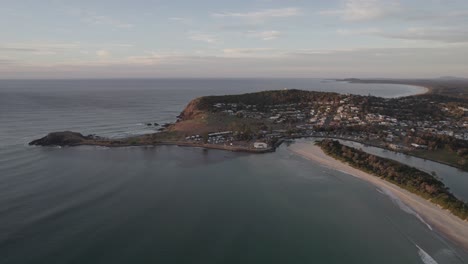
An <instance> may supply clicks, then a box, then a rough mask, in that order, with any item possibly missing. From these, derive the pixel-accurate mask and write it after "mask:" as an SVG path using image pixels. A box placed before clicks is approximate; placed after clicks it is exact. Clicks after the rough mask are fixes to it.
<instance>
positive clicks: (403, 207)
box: [377, 188, 432, 230]
mask: <svg viewBox="0 0 468 264" xmlns="http://www.w3.org/2000/svg"><path fill="white" fill-rule="evenodd" d="M377 191H379V189H377ZM379 192H380V193H381V194H384V195H387V196H388V197H390V199H391V200H392V202H393V203H394V204H396V205H397V206H398V207H399V208H400V209H401V210H403V211H404V212H405V213H408V214H411V215H414V216H415V217H416V218H417V219H418V220H419V221H421V222H422V223H423V224H425V225H426V226H427V228H429V230H432V226H430V225H429V224H428V223H427V222H426V221H424V219H423V218H422V217H421V216H420V215H419V214H418V213H416V212H415V211H414V210H413V209H411V208H410V207H409V206H407V205H406V204H405V203H404V202H403V201H402V200H400V198H398V197H397V196H396V195H395V194H394V193H392V192H391V191H390V190H388V189H385V188H382V189H380V191H379Z"/></svg>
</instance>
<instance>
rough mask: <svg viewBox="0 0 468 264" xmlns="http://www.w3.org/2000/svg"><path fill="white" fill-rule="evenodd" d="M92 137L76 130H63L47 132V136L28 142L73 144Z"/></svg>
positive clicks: (46, 144)
mask: <svg viewBox="0 0 468 264" xmlns="http://www.w3.org/2000/svg"><path fill="white" fill-rule="evenodd" d="M88 139H92V136H83V135H82V134H80V133H77V132H71V131H63V132H54V133H49V134H48V135H47V136H45V137H43V138H40V139H36V140H33V141H31V142H29V145H37V146H74V145H79V144H81V143H83V142H84V141H85V140H88Z"/></svg>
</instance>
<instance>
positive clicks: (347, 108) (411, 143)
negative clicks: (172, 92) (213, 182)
mask: <svg viewBox="0 0 468 264" xmlns="http://www.w3.org/2000/svg"><path fill="white" fill-rule="evenodd" d="M209 110H210V111H211V112H212V113H215V114H220V115H225V116H229V117H234V118H237V119H240V120H252V121H258V122H260V123H262V124H263V129H262V128H260V129H258V130H255V129H254V128H253V127H244V129H243V130H238V131H231V130H229V131H213V132H212V133H208V134H206V135H200V134H193V135H188V136H186V138H185V140H186V141H195V142H206V143H209V144H221V145H226V144H227V145H229V146H233V145H236V144H241V142H242V145H245V140H246V139H249V142H250V144H251V146H252V147H254V148H267V147H268V146H271V145H273V144H275V143H276V142H277V140H278V139H280V138H298V137H334V138H342V139H348V140H353V141H359V142H363V143H367V144H373V145H377V146H381V147H386V148H389V149H392V150H399V151H413V150H436V149H439V148H442V147H444V145H443V144H444V143H446V142H452V141H456V142H457V144H458V145H459V147H460V149H457V150H456V151H459V152H460V153H461V154H463V153H462V152H467V150H466V149H465V148H466V147H468V143H467V140H468V105H467V104H466V103H465V102H463V101H457V100H455V101H453V100H449V99H447V98H444V97H439V96H431V95H428V96H410V97H404V98H380V97H373V96H359V95H350V94H347V95H337V96H333V97H331V98H328V99H327V100H321V101H309V102H300V103H286V104H273V105H256V104H244V103H242V102H237V103H226V102H222V101H220V102H216V103H213V104H212V105H211V107H210V108H209Z"/></svg>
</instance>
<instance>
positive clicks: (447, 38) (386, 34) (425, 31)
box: [337, 27, 468, 43]
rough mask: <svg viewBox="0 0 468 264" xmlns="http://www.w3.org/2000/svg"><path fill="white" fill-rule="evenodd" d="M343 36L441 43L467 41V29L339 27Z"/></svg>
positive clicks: (339, 31) (339, 32)
mask: <svg viewBox="0 0 468 264" xmlns="http://www.w3.org/2000/svg"><path fill="white" fill-rule="evenodd" d="M337 33H338V34H340V35H343V36H354V35H370V36H378V37H383V38H393V39H403V40H425V41H427V40H429V41H435V42H443V43H468V29H466V28H460V27H411V28H407V29H405V30H401V31H395V30H392V31H390V30H387V31H385V30H382V29H378V28H365V29H353V30H349V29H340V30H338V31H337Z"/></svg>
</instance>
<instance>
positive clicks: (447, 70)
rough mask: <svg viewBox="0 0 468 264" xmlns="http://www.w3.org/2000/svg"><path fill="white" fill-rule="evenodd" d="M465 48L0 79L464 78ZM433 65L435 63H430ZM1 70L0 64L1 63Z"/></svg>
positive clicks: (152, 63) (178, 58)
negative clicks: (445, 76)
mask: <svg viewBox="0 0 468 264" xmlns="http://www.w3.org/2000/svg"><path fill="white" fill-rule="evenodd" d="M464 54H468V45H459V46H456V47H440V48H423V47H421V48H360V49H343V50H333V49H331V50H330V49H323V50H282V49H268V48H252V49H248V48H231V49H225V50H221V54H218V55H206V56H195V55H193V54H183V53H178V52H153V53H148V54H144V55H143V56H134V57H127V58H124V59H112V60H102V61H100V60H94V61H86V60H82V61H77V62H67V63H51V64H48V65H44V64H42V63H35V64H31V63H29V64H26V63H24V64H23V65H17V64H15V65H13V66H11V67H10V66H5V67H3V69H2V68H1V67H0V73H1V75H0V76H2V78H15V77H16V78H25V77H27V78H51V77H52V78H90V77H100V78H112V77H120V78H124V77H268V76H273V75H275V76H278V77H322V78H344V77H362V78H364V77H388V78H389V77H395V78H406V77H408V78H410V77H411V78H419V77H434V76H441V75H460V76H467V74H468V72H467V71H466V56H464ZM434 61H437V63H436V64H434ZM0 65H1V63H0Z"/></svg>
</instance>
